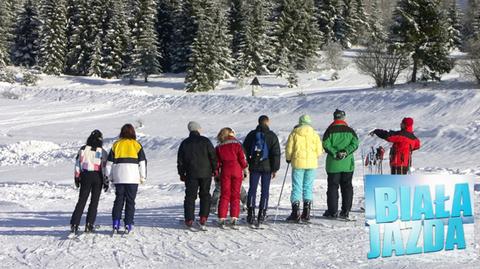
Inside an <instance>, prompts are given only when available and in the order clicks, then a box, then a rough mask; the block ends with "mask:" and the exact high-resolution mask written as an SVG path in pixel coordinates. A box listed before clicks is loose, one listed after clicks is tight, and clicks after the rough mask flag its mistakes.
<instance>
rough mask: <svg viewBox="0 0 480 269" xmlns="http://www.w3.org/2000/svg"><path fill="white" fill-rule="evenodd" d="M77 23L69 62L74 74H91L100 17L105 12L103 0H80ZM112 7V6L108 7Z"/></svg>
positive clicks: (99, 27) (99, 30)
mask: <svg viewBox="0 0 480 269" xmlns="http://www.w3.org/2000/svg"><path fill="white" fill-rule="evenodd" d="M78 2H79V3H78V6H77V8H78V11H77V12H78V13H79V14H78V16H79V18H77V23H78V25H76V26H75V28H74V29H73V35H72V37H71V41H70V42H71V44H70V46H71V50H70V51H69V55H68V58H69V60H68V62H69V63H72V66H70V67H68V68H67V69H69V70H71V72H72V74H74V75H83V76H85V75H89V71H90V67H91V65H92V56H93V55H94V53H95V52H94V50H95V42H96V40H97V35H98V34H99V33H100V32H101V21H100V18H101V16H102V14H103V8H104V5H103V3H104V1H103V0H78ZM108 8H110V7H108Z"/></svg>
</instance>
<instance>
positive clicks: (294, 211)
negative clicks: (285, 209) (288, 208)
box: [287, 202, 300, 222]
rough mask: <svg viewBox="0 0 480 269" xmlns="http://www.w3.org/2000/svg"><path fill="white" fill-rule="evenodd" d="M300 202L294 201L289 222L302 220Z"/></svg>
mask: <svg viewBox="0 0 480 269" xmlns="http://www.w3.org/2000/svg"><path fill="white" fill-rule="evenodd" d="M299 211H300V202H293V203H292V213H291V214H290V216H289V217H288V218H287V221H288V222H299V221H300V214H299Z"/></svg>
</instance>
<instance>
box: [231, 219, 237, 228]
mask: <svg viewBox="0 0 480 269" xmlns="http://www.w3.org/2000/svg"><path fill="white" fill-rule="evenodd" d="M230 226H231V227H232V229H234V230H238V229H239V227H238V219H237V218H232V219H231V220H230Z"/></svg>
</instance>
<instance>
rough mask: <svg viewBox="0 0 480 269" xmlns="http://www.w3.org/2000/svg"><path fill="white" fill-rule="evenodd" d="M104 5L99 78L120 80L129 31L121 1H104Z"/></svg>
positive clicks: (125, 56)
mask: <svg viewBox="0 0 480 269" xmlns="http://www.w3.org/2000/svg"><path fill="white" fill-rule="evenodd" d="M105 5H106V8H105V9H104V14H103V16H102V18H101V21H102V22H103V25H104V26H103V27H102V49H101V66H102V72H101V76H102V77H104V78H113V77H116V78H120V77H121V76H122V74H123V72H124V68H125V62H126V58H127V55H126V54H127V48H128V42H129V37H130V35H129V34H130V29H129V27H128V24H127V18H126V14H125V6H124V4H123V2H122V1H116V0H106V1H105Z"/></svg>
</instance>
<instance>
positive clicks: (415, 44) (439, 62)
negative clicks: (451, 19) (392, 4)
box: [390, 0, 453, 82]
mask: <svg viewBox="0 0 480 269" xmlns="http://www.w3.org/2000/svg"><path fill="white" fill-rule="evenodd" d="M445 20H446V18H445V17H444V14H443V12H441V10H440V9H439V2H438V0H400V1H399V2H398V6H397V8H396V10H395V12H394V18H393V24H392V26H391V33H390V40H391V41H392V42H393V48H394V49H397V50H400V51H402V52H404V53H409V54H410V55H411V57H412V60H413V69H412V78H411V81H412V82H416V81H417V73H418V71H419V69H420V68H423V78H426V79H440V76H441V75H442V74H444V73H448V72H450V70H451V69H452V68H453V62H452V61H451V60H450V59H449V58H448V56H449V35H448V29H447V28H446V27H445V24H444V23H442V22H444V21H445Z"/></svg>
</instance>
